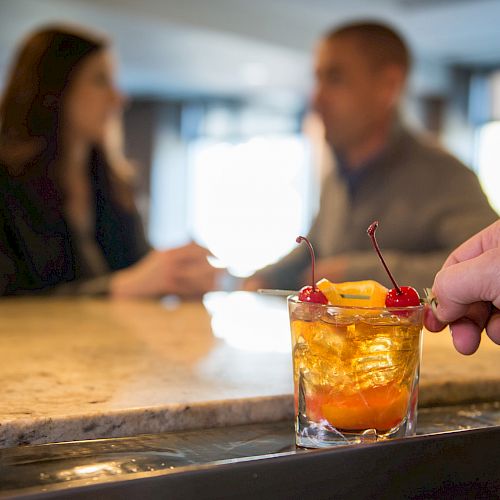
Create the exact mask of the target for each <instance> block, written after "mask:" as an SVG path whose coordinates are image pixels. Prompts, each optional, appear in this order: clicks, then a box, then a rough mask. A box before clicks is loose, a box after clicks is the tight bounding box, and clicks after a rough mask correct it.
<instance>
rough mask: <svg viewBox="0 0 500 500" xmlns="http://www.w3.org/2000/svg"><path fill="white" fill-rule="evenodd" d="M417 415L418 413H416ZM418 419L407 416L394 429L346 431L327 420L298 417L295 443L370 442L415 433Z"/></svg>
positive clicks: (326, 445) (323, 445)
mask: <svg viewBox="0 0 500 500" xmlns="http://www.w3.org/2000/svg"><path fill="white" fill-rule="evenodd" d="M414 416H415V417H416V415H414ZM415 426H416V419H415V418H413V419H408V418H405V419H404V421H403V422H401V424H400V425H398V426H397V427H394V428H393V429H389V430H388V431H384V432H379V431H377V430H376V429H366V430H363V431H352V430H349V431H344V430H341V429H336V428H335V427H333V426H332V425H330V423H329V422H328V421H326V420H323V421H321V422H311V421H307V420H305V419H304V418H303V417H302V418H300V417H299V418H297V420H296V422H295V430H296V432H295V443H296V445H297V446H300V447H302V448H330V447H332V446H347V445H351V444H368V443H375V442H377V441H385V440H388V439H394V438H400V437H405V436H412V435H414V434H415Z"/></svg>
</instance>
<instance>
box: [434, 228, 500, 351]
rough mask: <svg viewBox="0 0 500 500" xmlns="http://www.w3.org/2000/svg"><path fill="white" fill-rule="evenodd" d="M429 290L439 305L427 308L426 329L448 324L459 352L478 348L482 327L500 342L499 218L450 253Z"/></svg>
mask: <svg viewBox="0 0 500 500" xmlns="http://www.w3.org/2000/svg"><path fill="white" fill-rule="evenodd" d="M432 291H433V293H434V295H435V296H436V299H437V302H438V306H437V308H436V311H435V313H434V312H433V311H432V310H430V309H428V310H427V311H426V317H425V325H426V327H427V329H428V330H430V331H435V332H436V331H440V330H442V329H443V328H444V327H445V326H446V325H447V324H449V325H450V329H451V332H452V336H453V344H454V346H455V348H456V349H457V351H458V352H460V353H462V354H473V353H474V352H475V351H476V350H477V348H478V347H479V343H480V341H481V332H482V331H483V329H486V333H487V334H488V336H489V337H490V338H491V340H493V342H495V343H496V344H500V312H499V308H500V220H499V221H497V222H495V223H494V224H492V225H491V226H489V227H487V228H486V229H484V230H483V231H481V232H480V233H478V234H476V235H475V236H473V237H472V238H470V239H469V240H467V241H466V242H465V243H463V244H462V245H461V246H459V247H458V248H457V249H456V250H455V251H454V252H452V253H451V255H450V256H449V257H448V259H447V260H446V262H445V263H444V265H443V267H442V269H441V270H440V271H439V272H438V274H437V275H436V278H435V280H434V285H433V287H432Z"/></svg>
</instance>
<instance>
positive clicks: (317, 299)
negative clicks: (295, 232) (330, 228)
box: [295, 236, 328, 304]
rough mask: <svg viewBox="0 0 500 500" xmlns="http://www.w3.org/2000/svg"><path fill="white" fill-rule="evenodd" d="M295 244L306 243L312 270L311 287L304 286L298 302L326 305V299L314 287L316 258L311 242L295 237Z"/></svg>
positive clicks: (301, 237)
mask: <svg viewBox="0 0 500 500" xmlns="http://www.w3.org/2000/svg"><path fill="white" fill-rule="evenodd" d="M295 241H296V242H297V243H302V242H303V241H305V242H306V244H307V246H308V247H309V253H310V254H311V269H312V286H305V287H303V288H302V289H301V290H300V292H299V300H300V301H301V302H314V303H316V304H328V299H327V298H326V297H325V296H324V295H323V292H322V291H321V290H320V289H319V288H317V287H316V281H314V265H315V262H316V258H315V257H314V248H313V246H312V245H311V242H310V241H309V240H308V239H307V238H305V237H304V236H297V239H296V240H295Z"/></svg>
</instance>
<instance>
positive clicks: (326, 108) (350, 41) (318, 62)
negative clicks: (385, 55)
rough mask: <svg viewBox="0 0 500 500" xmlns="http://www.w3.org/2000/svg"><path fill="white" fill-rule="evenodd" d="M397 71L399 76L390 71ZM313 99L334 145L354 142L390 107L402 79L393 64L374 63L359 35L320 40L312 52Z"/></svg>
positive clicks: (340, 147) (373, 127) (380, 120)
mask: <svg viewBox="0 0 500 500" xmlns="http://www.w3.org/2000/svg"><path fill="white" fill-rule="evenodd" d="M394 70H397V71H398V72H399V76H398V75H396V73H394ZM315 73H316V75H315V76H316V86H315V92H314V97H313V105H314V108H315V110H316V111H317V112H318V113H319V115H320V116H321V118H322V120H323V124H324V126H325V135H326V140H327V141H328V143H329V144H330V146H332V147H333V148H335V149H336V150H337V151H343V150H344V149H346V148H350V147H355V145H356V144H359V143H360V142H361V141H362V140H363V139H364V138H366V137H367V136H369V135H370V134H371V133H373V131H374V130H376V129H377V127H379V126H380V124H381V123H383V121H384V120H385V119H386V118H387V116H389V114H390V113H392V112H393V110H394V108H395V106H396V104H397V100H398V97H399V93H400V92H401V87H402V83H403V80H404V76H403V72H402V71H401V70H400V69H398V68H395V67H392V66H388V67H384V68H376V67H375V65H373V64H370V61H369V56H368V55H366V54H364V53H363V48H362V46H361V45H360V44H359V42H358V40H357V39H356V38H354V37H351V36H339V37H337V38H334V39H333V40H329V41H322V42H321V43H320V45H319V46H318V49H317V51H316V58H315Z"/></svg>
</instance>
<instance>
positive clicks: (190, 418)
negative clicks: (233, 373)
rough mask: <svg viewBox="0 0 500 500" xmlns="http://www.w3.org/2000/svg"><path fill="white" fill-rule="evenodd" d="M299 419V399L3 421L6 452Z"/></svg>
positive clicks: (1, 441)
mask: <svg viewBox="0 0 500 500" xmlns="http://www.w3.org/2000/svg"><path fill="white" fill-rule="evenodd" d="M287 419H290V420H292V419H293V396H292V395H290V394H286V395H281V396H267V397H258V398H245V399H234V400H223V401H209V402H202V403H184V404H169V405H166V406H156V407H148V408H132V409H127V410H110V411H106V412H99V413H98V412H96V413H92V414H90V413H89V414H83V415H68V416H61V417H47V418H42V417H37V418H29V419H12V420H8V421H3V422H2V423H0V448H8V447H11V446H19V445H25V444H45V443H58V442H62V441H79V440H87V439H101V438H111V437H125V436H134V435H138V434H158V433H161V432H168V431H177V430H179V431H180V430H191V429H200V428H210V427H222V426H226V425H240V424H249V423H262V422H277V421H280V420H287Z"/></svg>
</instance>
